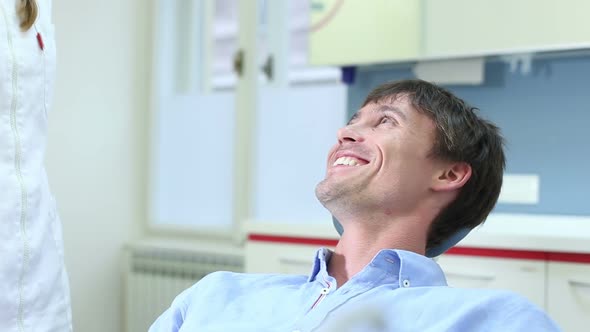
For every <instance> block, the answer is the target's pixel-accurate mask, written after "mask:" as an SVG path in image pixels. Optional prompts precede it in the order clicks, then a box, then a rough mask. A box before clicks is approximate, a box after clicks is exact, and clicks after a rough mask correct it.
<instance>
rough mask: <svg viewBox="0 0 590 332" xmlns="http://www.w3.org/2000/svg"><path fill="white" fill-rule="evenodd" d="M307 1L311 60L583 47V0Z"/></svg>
mask: <svg viewBox="0 0 590 332" xmlns="http://www.w3.org/2000/svg"><path fill="white" fill-rule="evenodd" d="M310 6H311V7H310V11H311V23H310V44H309V45H310V61H311V63H314V64H322V65H326V64H329V65H350V64H370V63H391V62H401V61H419V60H425V59H433V58H437V59H438V58H443V59H445V58H465V57H474V56H487V55H503V54H515V53H534V52H544V51H563V50H572V49H588V48H590V20H588V19H587V13H589V12H590V1H586V0H563V1H559V2H557V1H552V0H495V1H489V0H445V1H440V0H422V1H416V0H375V1H371V2H370V4H369V3H367V2H366V1H345V0H313V1H311V5H310Z"/></svg>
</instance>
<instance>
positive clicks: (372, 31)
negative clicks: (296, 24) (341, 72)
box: [309, 0, 422, 65]
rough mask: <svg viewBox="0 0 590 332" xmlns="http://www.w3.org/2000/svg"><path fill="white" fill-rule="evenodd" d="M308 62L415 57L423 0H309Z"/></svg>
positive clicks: (363, 60) (351, 62) (379, 60)
mask: <svg viewBox="0 0 590 332" xmlns="http://www.w3.org/2000/svg"><path fill="white" fill-rule="evenodd" d="M310 10H311V24H310V39H309V42H310V62H311V63H312V64H319V65H325V64H330V65H346V64H363V63H374V62H391V61H399V60H407V59H414V58H416V57H418V56H419V55H420V50H421V39H420V36H421V12H422V2H421V1H415V0H372V1H370V2H367V1H345V0H312V1H311V8H310Z"/></svg>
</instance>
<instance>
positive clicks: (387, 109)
mask: <svg viewBox="0 0 590 332" xmlns="http://www.w3.org/2000/svg"><path fill="white" fill-rule="evenodd" d="M375 112H381V113H385V112H392V113H395V114H396V115H397V116H399V117H400V118H402V120H404V121H406V120H408V119H407V117H406V114H404V112H403V111H402V110H400V109H399V108H397V107H394V106H389V105H379V108H378V109H376V110H375Z"/></svg>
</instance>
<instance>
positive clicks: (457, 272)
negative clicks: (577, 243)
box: [437, 255, 546, 308]
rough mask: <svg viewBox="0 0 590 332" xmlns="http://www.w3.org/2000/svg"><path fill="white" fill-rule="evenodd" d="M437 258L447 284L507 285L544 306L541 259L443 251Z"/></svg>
mask: <svg viewBox="0 0 590 332" xmlns="http://www.w3.org/2000/svg"><path fill="white" fill-rule="evenodd" d="M437 262H438V264H439V265H440V266H441V268H442V269H443V271H444V272H445V275H446V276H447V282H448V284H449V286H453V287H465V288H493V289H507V290H511V291H514V292H516V293H519V294H521V295H523V296H525V297H526V298H528V299H529V300H530V301H531V302H533V303H535V304H536V305H537V306H539V307H540V308H545V268H546V262H544V261H534V260H526V259H503V258H490V257H472V256H458V255H442V256H441V257H440V258H439V259H438V260H437Z"/></svg>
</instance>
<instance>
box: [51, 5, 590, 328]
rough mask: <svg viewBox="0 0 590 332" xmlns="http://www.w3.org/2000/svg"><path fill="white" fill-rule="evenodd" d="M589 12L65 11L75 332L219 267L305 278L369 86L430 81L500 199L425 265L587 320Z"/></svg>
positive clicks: (564, 323) (62, 60) (57, 13)
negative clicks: (477, 136)
mask: <svg viewBox="0 0 590 332" xmlns="http://www.w3.org/2000/svg"><path fill="white" fill-rule="evenodd" d="M589 12H590V2H588V1H585V0H563V1H560V2H554V1H550V0H516V1H515V0H495V1H487V0H444V1H442V0H372V1H360V0H358V1H356V0H284V1H283V0H280V1H272V0H270V1H269V0H266V1H264V0H259V1H256V0H240V1H238V0H149V1H144V0H128V1H117V0H102V1H75V0H57V1H54V4H53V22H54V24H55V26H56V41H57V46H58V60H57V61H58V70H57V81H56V82H57V83H56V89H55V99H54V110H53V111H52V114H51V117H50V125H49V145H48V151H47V162H46V164H47V169H48V174H49V179H50V183H51V186H52V190H53V192H54V194H55V196H56V199H57V203H58V210H59V214H60V216H61V219H62V223H63V235H64V244H65V260H66V265H67V269H68V273H69V278H70V287H71V295H72V311H73V321H74V330H75V331H86V332H93V331H97V332H98V331H113V332H116V331H127V332H136V331H146V330H147V329H148V327H149V326H150V325H151V323H152V322H153V321H154V320H155V319H156V318H157V317H158V316H159V315H160V314H161V313H162V312H163V311H164V310H165V309H166V308H168V307H169V306H170V303H171V301H172V300H173V299H174V297H175V296H176V295H177V294H179V293H180V292H181V291H182V290H184V289H185V288H187V287H189V286H190V285H192V284H194V283H195V282H196V281H198V280H199V279H200V278H202V277H203V276H205V275H207V274H208V273H211V272H214V271H217V270H227V271H240V272H255V273H259V272H265V273H266V272H269V273H297V274H308V273H309V272H310V269H311V262H312V258H313V255H314V253H315V251H316V249H317V248H318V247H321V246H326V247H334V246H335V244H336V241H337V240H338V233H337V232H336V231H335V230H334V227H333V225H332V218H331V216H330V214H329V212H327V211H326V210H325V209H324V208H323V207H322V206H321V204H320V203H319V202H318V201H317V199H316V197H315V195H314V189H315V186H316V184H317V183H318V182H319V181H320V180H322V179H323V177H324V174H325V160H326V155H327V153H328V150H329V149H330V147H331V146H332V145H333V144H334V143H335V142H336V131H337V130H338V128H340V127H342V126H343V125H344V124H346V122H347V121H348V119H349V118H350V116H351V115H352V114H353V113H354V112H356V111H357V110H358V109H359V107H360V105H361V103H362V102H363V99H364V97H365V96H366V95H367V93H368V92H369V91H370V90H371V89H372V88H374V87H375V86H377V85H379V84H381V83H384V82H387V81H392V80H399V79H405V78H420V79H424V80H428V81H432V82H436V83H438V84H440V85H442V86H444V87H446V88H448V89H450V90H451V91H452V92H454V93H456V94H457V95H458V96H459V97H461V98H463V99H465V100H467V101H468V102H469V103H471V104H473V105H474V106H476V107H478V108H479V109H480V112H481V114H482V115H483V116H484V117H486V118H489V119H491V120H492V121H494V122H495V123H497V124H498V125H499V127H500V128H501V130H502V132H503V135H504V136H505V138H506V154H507V167H506V172H505V174H504V183H503V187H502V192H501V195H500V199H499V202H498V204H497V206H496V207H495V209H494V210H493V211H492V214H491V215H490V216H489V218H488V219H487V220H486V222H485V223H484V224H483V225H482V226H480V227H478V228H476V229H475V230H473V231H472V232H471V233H470V234H469V235H468V236H467V237H466V238H465V239H463V240H462V241H461V242H459V244H458V245H457V246H455V247H454V248H452V249H451V250H449V251H448V252H447V253H445V254H443V255H442V256H440V257H438V258H437V262H438V263H439V264H440V266H441V267H442V269H443V270H444V271H445V273H446V276H447V280H448V283H449V285H451V286H456V287H476V288H498V289H508V290H512V291H514V292H517V293H519V294H522V295H523V296H525V297H526V298H528V299H529V300H530V301H531V302H533V303H534V304H536V305H537V306H539V307H541V308H543V309H544V310H545V311H546V312H547V313H548V314H549V315H550V316H551V317H552V318H553V319H554V320H555V321H556V322H557V323H558V324H559V325H560V327H561V328H562V329H563V330H564V331H567V332H579V331H587V328H588V326H589V325H590V195H589V193H588V190H589V189H588V188H589V187H590V186H589V185H590V180H588V170H590V148H589V147H588V143H589V142H590V130H588V123H589V122H590V93H589V90H588V88H589V86H590V21H589V20H588V19H587V13H589Z"/></svg>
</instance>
